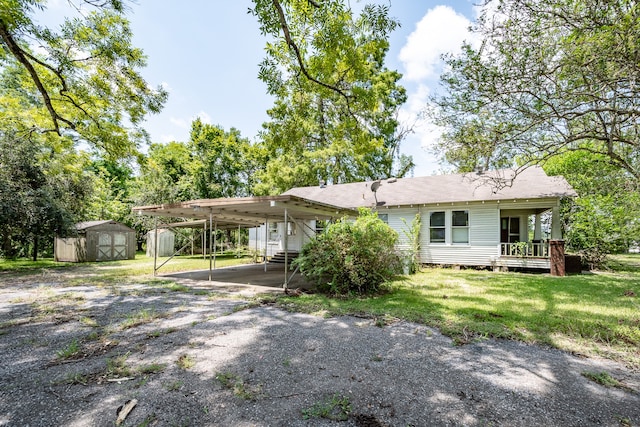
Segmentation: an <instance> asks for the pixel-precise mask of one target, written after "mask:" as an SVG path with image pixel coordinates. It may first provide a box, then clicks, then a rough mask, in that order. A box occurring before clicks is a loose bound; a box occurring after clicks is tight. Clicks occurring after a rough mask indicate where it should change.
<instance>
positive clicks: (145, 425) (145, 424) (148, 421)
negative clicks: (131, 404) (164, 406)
mask: <svg viewBox="0 0 640 427" xmlns="http://www.w3.org/2000/svg"><path fill="white" fill-rule="evenodd" d="M157 420H158V417H156V414H151V415H149V416H148V417H146V418H145V419H144V420H143V421H142V422H141V423H140V424H138V427H149V426H152V425H155V424H156V422H157Z"/></svg>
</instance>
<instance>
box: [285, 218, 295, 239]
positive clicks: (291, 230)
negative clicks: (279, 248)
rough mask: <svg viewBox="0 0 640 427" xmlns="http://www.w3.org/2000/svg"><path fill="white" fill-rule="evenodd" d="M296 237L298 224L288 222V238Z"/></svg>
mask: <svg viewBox="0 0 640 427" xmlns="http://www.w3.org/2000/svg"><path fill="white" fill-rule="evenodd" d="M295 235H296V223H295V222H291V221H289V222H287V236H295Z"/></svg>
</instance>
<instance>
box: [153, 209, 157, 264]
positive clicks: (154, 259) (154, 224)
mask: <svg viewBox="0 0 640 427" xmlns="http://www.w3.org/2000/svg"><path fill="white" fill-rule="evenodd" d="M153 232H154V236H153V276H154V277H155V276H156V275H157V273H158V270H157V269H156V265H157V264H158V217H157V216H154V217H153Z"/></svg>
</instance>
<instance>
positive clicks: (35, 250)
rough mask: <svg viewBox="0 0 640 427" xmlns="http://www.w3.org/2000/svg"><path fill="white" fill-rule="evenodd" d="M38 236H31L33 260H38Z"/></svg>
mask: <svg viewBox="0 0 640 427" xmlns="http://www.w3.org/2000/svg"><path fill="white" fill-rule="evenodd" d="M38 241H39V238H38V235H35V236H33V260H34V261H37V260H38Z"/></svg>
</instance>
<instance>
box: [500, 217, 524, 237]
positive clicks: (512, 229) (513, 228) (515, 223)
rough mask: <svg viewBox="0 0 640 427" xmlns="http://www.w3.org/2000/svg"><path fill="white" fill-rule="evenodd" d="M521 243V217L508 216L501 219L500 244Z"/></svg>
mask: <svg viewBox="0 0 640 427" xmlns="http://www.w3.org/2000/svg"><path fill="white" fill-rule="evenodd" d="M519 241H520V217H517V216H516V217H513V216H506V217H502V218H500V242H502V243H515V242H519Z"/></svg>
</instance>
